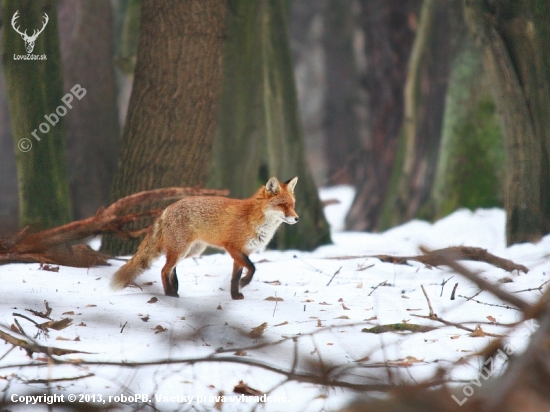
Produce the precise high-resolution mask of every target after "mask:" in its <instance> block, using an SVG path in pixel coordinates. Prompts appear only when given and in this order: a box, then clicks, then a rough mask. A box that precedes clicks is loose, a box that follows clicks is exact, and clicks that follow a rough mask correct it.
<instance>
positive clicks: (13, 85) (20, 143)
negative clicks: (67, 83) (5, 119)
mask: <svg viewBox="0 0 550 412" xmlns="http://www.w3.org/2000/svg"><path fill="white" fill-rule="evenodd" d="M56 4H57V2H56V1H55V0H21V1H17V2H15V1H9V0H4V1H3V3H2V5H3V45H2V50H3V56H2V59H3V62H4V73H5V78H6V85H7V91H8V100H9V108H10V118H11V124H12V127H13V137H14V143H15V145H14V146H15V155H16V163H17V177H18V185H19V189H18V190H19V221H20V225H21V226H29V227H31V228H32V229H45V228H49V227H53V226H57V225H61V224H63V223H67V222H69V221H70V220H71V206H70V200H69V186H68V180H67V166H66V157H65V131H64V118H63V116H58V119H57V122H56V121H55V117H53V116H50V115H51V114H53V115H54V116H55V113H56V108H57V107H58V106H63V107H65V106H64V104H63V102H62V100H61V99H62V97H63V77H62V70H61V55H60V47H59V37H58V27H57V8H56ZM17 11H19V14H18V18H17V19H16V27H19V28H20V30H21V31H23V32H24V31H25V29H26V30H27V34H30V33H33V30H39V29H40V28H41V27H42V25H43V23H44V21H45V15H44V13H46V14H47V15H48V18H49V21H48V23H47V25H46V26H45V27H44V30H43V32H42V33H40V34H39V35H38V37H37V38H36V42H35V45H34V50H33V51H32V52H31V53H29V54H35V55H46V59H45V60H16V59H15V57H14V56H15V55H27V54H28V53H27V50H26V49H25V43H24V42H23V40H22V38H21V36H20V35H19V34H18V33H17V32H16V31H15V30H14V29H13V28H12V26H11V24H10V22H11V20H12V18H13V16H14V14H15V13H16V12H17ZM84 98H85V97H84ZM76 102H77V100H76V99H74V101H73V103H74V104H77V103H76ZM66 110H67V108H66V107H65V112H66ZM44 116H50V117H49V118H50V119H51V121H52V122H49V121H47V119H46V118H45V117H44ZM33 132H34V135H33ZM38 139H40V140H38ZM31 146H32V147H31Z"/></svg>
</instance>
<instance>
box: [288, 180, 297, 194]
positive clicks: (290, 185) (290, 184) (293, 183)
mask: <svg viewBox="0 0 550 412" xmlns="http://www.w3.org/2000/svg"><path fill="white" fill-rule="evenodd" d="M296 183H298V176H295V177H293V178H292V179H290V180H288V181H286V182H285V184H286V186H287V189H288V191H289V192H290V193H294V188H295V187H296Z"/></svg>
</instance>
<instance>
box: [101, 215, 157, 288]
mask: <svg viewBox="0 0 550 412" xmlns="http://www.w3.org/2000/svg"><path fill="white" fill-rule="evenodd" d="M161 224H162V216H161V217H159V218H158V219H157V221H156V222H155V224H154V225H153V229H152V230H151V231H150V232H149V233H148V234H147V235H146V236H145V238H144V239H143V240H142V241H141V243H140V244H139V247H138V250H137V252H136V253H135V255H134V256H132V258H131V259H130V260H129V261H128V262H126V264H125V265H124V266H122V267H121V268H120V269H119V270H117V272H116V273H115V274H114V276H113V279H112V280H111V288H112V289H114V290H119V289H122V288H124V287H125V286H127V285H128V284H129V283H131V282H132V281H133V280H134V279H135V278H137V277H138V276H139V275H141V274H142V273H143V272H144V271H145V270H147V269H149V268H150V267H151V262H152V261H153V259H155V258H157V257H158V256H159V255H160V254H161V253H162V248H161V236H162V233H161V232H162V231H161Z"/></svg>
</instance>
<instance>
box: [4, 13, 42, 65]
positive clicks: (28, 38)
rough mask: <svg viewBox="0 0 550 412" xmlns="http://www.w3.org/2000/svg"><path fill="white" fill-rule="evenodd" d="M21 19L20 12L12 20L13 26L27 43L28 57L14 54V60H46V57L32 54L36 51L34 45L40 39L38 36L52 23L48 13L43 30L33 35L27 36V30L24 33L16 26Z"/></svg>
mask: <svg viewBox="0 0 550 412" xmlns="http://www.w3.org/2000/svg"><path fill="white" fill-rule="evenodd" d="M18 17H19V10H17V11H16V12H15V14H14V15H13V17H12V19H11V26H12V27H13V29H14V30H15V31H16V32H17V33H18V34H19V35H20V36H21V38H22V39H23V41H24V42H25V49H26V50H27V54H26V55H24V54H23V55H17V54H14V55H13V58H14V60H46V55H45V54H42V55H36V54H32V51H33V50H34V44H35V42H36V39H37V38H38V35H39V34H40V33H42V32H43V31H44V29H45V28H46V25H47V24H48V21H50V18H49V17H48V15H47V14H46V13H44V22H43V23H42V28H41V29H40V30H34V31H33V33H32V35H30V36H29V35H28V34H27V30H25V31H24V32H22V31H21V30H20V29H19V27H18V26H16V20H17V18H18Z"/></svg>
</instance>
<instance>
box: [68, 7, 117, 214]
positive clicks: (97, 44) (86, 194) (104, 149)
mask: <svg viewBox="0 0 550 412" xmlns="http://www.w3.org/2000/svg"><path fill="white" fill-rule="evenodd" d="M59 16H60V19H59V21H60V24H59V26H60V33H61V50H62V52H63V53H62V57H63V69H64V78H65V91H66V92H68V91H69V90H70V89H71V88H72V87H73V86H74V85H75V84H80V85H82V87H84V88H85V89H86V90H87V94H86V97H85V98H84V99H82V101H81V102H79V104H78V105H75V107H74V108H73V109H72V110H71V111H70V112H69V113H68V114H67V116H66V130H67V132H66V134H67V152H68V159H67V162H68V170H69V185H70V190H71V200H72V205H73V216H74V218H75V219H83V218H86V217H89V216H92V215H94V214H95V212H96V211H97V209H98V208H99V207H101V206H107V205H108V204H109V187H110V186H111V184H112V180H113V176H114V173H115V167H116V156H117V153H118V146H119V124H118V114H117V105H116V88H115V79H114V71H113V55H114V53H113V48H112V42H113V33H112V21H111V5H110V2H109V0H95V1H86V0H77V1H68V0H63V1H60V2H59Z"/></svg>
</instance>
